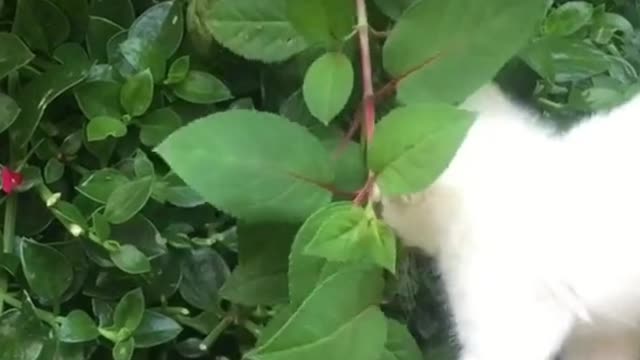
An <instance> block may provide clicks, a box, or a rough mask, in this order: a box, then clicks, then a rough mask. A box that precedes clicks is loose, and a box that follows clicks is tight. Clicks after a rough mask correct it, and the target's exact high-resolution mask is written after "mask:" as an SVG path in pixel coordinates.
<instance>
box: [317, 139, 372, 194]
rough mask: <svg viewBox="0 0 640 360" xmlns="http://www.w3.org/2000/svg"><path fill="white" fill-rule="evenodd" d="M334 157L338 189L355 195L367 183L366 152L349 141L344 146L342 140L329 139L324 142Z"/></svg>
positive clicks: (358, 145) (335, 183)
mask: <svg viewBox="0 0 640 360" xmlns="http://www.w3.org/2000/svg"><path fill="white" fill-rule="evenodd" d="M322 143H323V144H324V146H325V147H326V148H327V151H329V152H330V153H331V154H334V156H333V167H334V169H335V173H336V179H335V182H334V185H335V187H336V189H338V190H341V191H344V192H351V193H355V192H357V191H358V190H359V189H361V188H362V187H363V186H364V185H365V183H366V182H367V177H368V170H367V165H366V162H365V158H364V151H363V148H362V146H361V145H360V144H358V143H356V142H353V141H349V142H347V143H346V144H343V139H342V138H339V139H338V138H333V139H327V140H324V141H323V142H322Z"/></svg>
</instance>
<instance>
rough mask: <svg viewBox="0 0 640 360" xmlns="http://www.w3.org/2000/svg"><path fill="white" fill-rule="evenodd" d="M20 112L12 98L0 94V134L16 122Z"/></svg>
mask: <svg viewBox="0 0 640 360" xmlns="http://www.w3.org/2000/svg"><path fill="white" fill-rule="evenodd" d="M1 46H2V45H0V49H1ZM0 56H2V55H0ZM0 66H2V64H0ZM20 111H21V110H20V107H19V106H18V104H17V103H16V102H15V101H14V100H13V99H12V98H10V97H9V96H7V95H5V94H3V93H1V92H0V133H1V132H3V131H5V130H7V129H8V128H9V126H11V124H13V122H14V121H16V119H17V118H18V115H20Z"/></svg>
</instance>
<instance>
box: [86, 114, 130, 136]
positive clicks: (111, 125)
mask: <svg viewBox="0 0 640 360" xmlns="http://www.w3.org/2000/svg"><path fill="white" fill-rule="evenodd" d="M126 134H127V126H126V125H125V124H123V123H122V121H120V119H117V118H113V117H110V116H98V117H95V118H93V119H91V121H89V124H87V141H99V140H104V139H106V138H108V137H109V136H112V137H114V138H119V137H123V136H125V135H126Z"/></svg>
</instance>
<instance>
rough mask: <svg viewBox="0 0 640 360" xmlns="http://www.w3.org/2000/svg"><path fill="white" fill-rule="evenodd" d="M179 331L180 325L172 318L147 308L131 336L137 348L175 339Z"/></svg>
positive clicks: (180, 330)
mask: <svg viewBox="0 0 640 360" xmlns="http://www.w3.org/2000/svg"><path fill="white" fill-rule="evenodd" d="M181 332H182V326H180V324H178V323H177V322H176V321H175V320H173V319H172V318H170V317H168V316H165V315H162V314H160V313H157V312H154V311H148V310H147V311H145V312H144V316H143V317H142V321H141V322H140V325H139V326H138V328H137V329H136V331H135V332H134V333H133V338H134V340H135V342H136V347H137V348H150V347H154V346H157V345H160V344H164V343H166V342H169V341H171V340H173V339H175V338H176V337H177V336H178V334H180V333H181Z"/></svg>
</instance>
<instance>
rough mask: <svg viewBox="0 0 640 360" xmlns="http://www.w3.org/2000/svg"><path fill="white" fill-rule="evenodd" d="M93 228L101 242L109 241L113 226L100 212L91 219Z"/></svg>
mask: <svg viewBox="0 0 640 360" xmlns="http://www.w3.org/2000/svg"><path fill="white" fill-rule="evenodd" d="M91 219H92V223H93V227H92V228H91V229H92V230H93V232H94V233H95V234H96V236H97V237H98V239H100V240H101V241H107V240H109V238H110V236H111V225H109V221H108V220H107V218H106V217H105V216H104V215H102V214H101V213H99V212H96V213H94V214H93V216H92V217H91Z"/></svg>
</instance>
